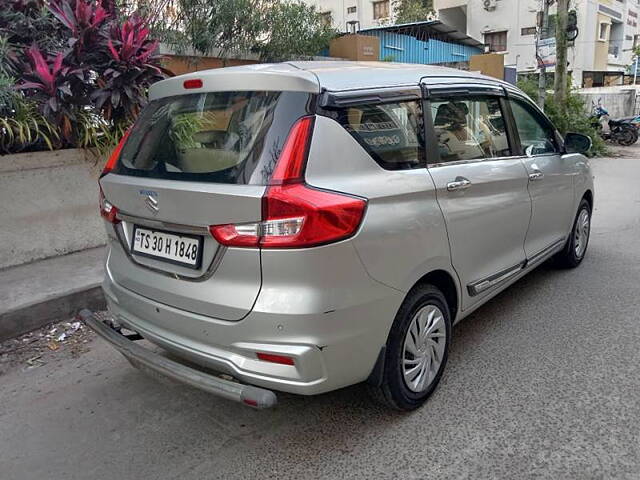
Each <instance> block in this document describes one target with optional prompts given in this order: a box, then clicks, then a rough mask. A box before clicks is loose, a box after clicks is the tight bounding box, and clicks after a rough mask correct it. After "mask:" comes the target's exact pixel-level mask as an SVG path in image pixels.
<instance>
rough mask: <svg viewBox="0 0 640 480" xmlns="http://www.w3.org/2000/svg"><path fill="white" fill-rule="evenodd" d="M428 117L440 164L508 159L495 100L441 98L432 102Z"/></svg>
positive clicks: (505, 133)
mask: <svg viewBox="0 0 640 480" xmlns="http://www.w3.org/2000/svg"><path fill="white" fill-rule="evenodd" d="M431 114H432V118H433V127H434V130H435V133H436V137H437V139H438V150H439V152H440V160H439V161H440V162H456V161H459V160H476V159H483V158H499V157H508V156H509V155H510V154H511V149H510V148H509V139H508V137H507V130H506V127H505V121H504V116H503V114H502V109H501V107H500V101H499V100H498V99H497V98H492V97H486V98H482V97H471V98H464V99H463V98H459V97H455V98H454V97H452V98H442V99H438V100H437V101H432V102H431Z"/></svg>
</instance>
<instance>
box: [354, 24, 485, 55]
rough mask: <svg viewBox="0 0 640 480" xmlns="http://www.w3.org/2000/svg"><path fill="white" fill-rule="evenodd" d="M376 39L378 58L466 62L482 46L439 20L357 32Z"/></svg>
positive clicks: (482, 50) (481, 49)
mask: <svg viewBox="0 0 640 480" xmlns="http://www.w3.org/2000/svg"><path fill="white" fill-rule="evenodd" d="M358 33H359V34H361V35H370V36H375V37H378V38H379V39H380V60H389V61H393V62H403V63H422V64H442V63H455V62H467V61H469V58H470V57H471V56H472V55H478V54H481V53H484V45H483V44H482V43H481V42H479V41H477V40H475V39H473V38H471V37H469V36H468V35H466V34H464V33H460V32H458V31H456V30H453V29H452V28H451V27H448V26H447V25H445V24H444V23H442V22H440V21H439V20H433V21H425V22H415V23H407V24H402V25H389V26H383V27H374V28H368V29H364V30H360V31H359V32H358Z"/></svg>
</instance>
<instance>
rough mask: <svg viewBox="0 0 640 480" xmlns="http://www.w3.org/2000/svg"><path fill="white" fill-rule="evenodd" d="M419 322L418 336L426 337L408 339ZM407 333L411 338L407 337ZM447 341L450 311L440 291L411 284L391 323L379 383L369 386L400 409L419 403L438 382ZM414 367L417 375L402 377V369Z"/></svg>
mask: <svg viewBox="0 0 640 480" xmlns="http://www.w3.org/2000/svg"><path fill="white" fill-rule="evenodd" d="M432 313H433V315H431V314H432ZM421 324H422V325H424V327H423V329H422V332H425V337H422V338H426V340H424V341H423V340H419V341H418V342H415V341H412V340H414V339H415V338H416V335H415V333H419V332H420V329H419V327H420V325H421ZM430 327H431V328H430ZM410 330H411V333H410ZM428 331H431V334H430V335H431V336H430V337H426V332H428ZM408 335H409V336H410V338H411V340H407V338H409V337H408ZM436 335H444V336H436ZM450 341H451V314H450V312H449V307H448V305H447V301H446V299H445V297H444V295H443V294H442V292H441V291H440V290H439V289H438V288H436V287H434V286H433V285H421V286H417V287H414V289H413V290H411V292H409V294H408V295H407V298H405V300H404V302H403V303H402V305H401V307H400V309H399V310H398V313H397V314H396V318H395V320H394V322H393V326H392V327H391V332H390V333H389V338H388V339H387V345H386V348H385V355H384V363H383V371H382V378H381V381H380V386H376V387H371V391H372V394H373V396H374V397H375V398H376V400H378V401H380V402H382V403H384V404H385V405H387V406H389V407H391V408H394V409H396V410H402V411H410V410H414V409H416V408H418V407H420V406H421V405H422V404H423V403H424V402H425V401H426V400H427V398H429V396H430V395H431V394H432V393H433V391H434V390H435V389H436V387H437V386H438V383H439V382H440V378H441V377H442V372H443V371H444V367H445V365H446V363H447V358H448V355H449V345H450ZM406 342H407V343H406ZM416 345H418V347H417V348H416ZM409 350H414V351H416V353H417V354H418V355H413V354H412V353H411V352H410V351H409ZM427 357H428V358H427ZM437 360H439V362H440V363H439V364H437V363H436V362H437ZM427 364H428V367H427ZM405 365H406V366H405ZM414 365H415V366H414ZM414 368H415V369H418V372H420V371H421V372H422V373H418V374H417V376H414V375H413V373H410V374H409V375H408V379H405V372H407V371H408V370H411V369H414ZM420 375H423V376H422V377H421V379H423V380H422V381H421V379H420V378H418V377H420ZM412 380H413V382H412ZM422 382H424V383H422Z"/></svg>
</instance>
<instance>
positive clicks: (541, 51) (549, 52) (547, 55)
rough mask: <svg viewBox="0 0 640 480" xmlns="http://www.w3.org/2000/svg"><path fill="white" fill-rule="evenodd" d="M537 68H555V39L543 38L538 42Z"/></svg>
mask: <svg viewBox="0 0 640 480" xmlns="http://www.w3.org/2000/svg"><path fill="white" fill-rule="evenodd" d="M538 66H539V67H541V66H544V67H547V68H549V67H555V66H556V39H555V38H545V39H542V40H538Z"/></svg>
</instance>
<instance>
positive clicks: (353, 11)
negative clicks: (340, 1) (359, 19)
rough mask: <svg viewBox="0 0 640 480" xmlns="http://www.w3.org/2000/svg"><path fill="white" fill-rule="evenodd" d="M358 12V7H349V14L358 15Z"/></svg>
mask: <svg viewBox="0 0 640 480" xmlns="http://www.w3.org/2000/svg"><path fill="white" fill-rule="evenodd" d="M357 10H358V8H357V7H348V8H347V13H356V11H357Z"/></svg>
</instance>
